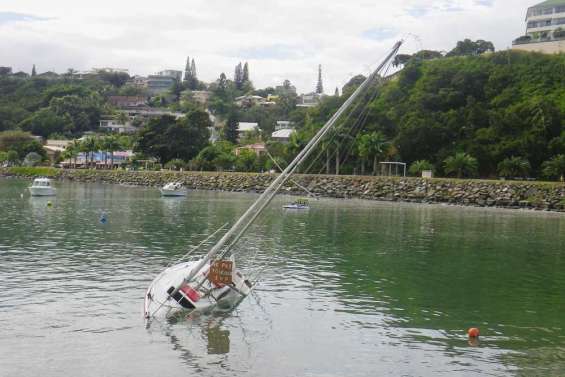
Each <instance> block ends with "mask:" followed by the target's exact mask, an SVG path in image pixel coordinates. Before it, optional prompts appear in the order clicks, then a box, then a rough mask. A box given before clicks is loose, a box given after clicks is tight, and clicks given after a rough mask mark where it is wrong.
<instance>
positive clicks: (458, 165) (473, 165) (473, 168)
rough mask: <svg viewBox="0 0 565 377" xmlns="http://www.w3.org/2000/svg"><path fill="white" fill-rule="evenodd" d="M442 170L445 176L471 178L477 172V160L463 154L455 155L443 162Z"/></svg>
mask: <svg viewBox="0 0 565 377" xmlns="http://www.w3.org/2000/svg"><path fill="white" fill-rule="evenodd" d="M444 170H445V173H446V174H448V175H449V174H455V175H456V177H457V178H463V177H464V176H473V175H475V174H477V172H478V163H477V159H476V158H474V157H472V156H470V155H468V154H467V153H464V152H460V153H456V154H455V155H454V156H449V157H448V158H446V159H445V160H444Z"/></svg>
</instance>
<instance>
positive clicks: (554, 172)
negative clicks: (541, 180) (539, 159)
mask: <svg viewBox="0 0 565 377" xmlns="http://www.w3.org/2000/svg"><path fill="white" fill-rule="evenodd" d="M543 174H544V175H545V176H546V177H548V178H559V179H560V180H561V181H563V178H564V177H565V154H558V155H557V156H554V157H553V158H552V159H551V160H549V161H546V162H544V163H543Z"/></svg>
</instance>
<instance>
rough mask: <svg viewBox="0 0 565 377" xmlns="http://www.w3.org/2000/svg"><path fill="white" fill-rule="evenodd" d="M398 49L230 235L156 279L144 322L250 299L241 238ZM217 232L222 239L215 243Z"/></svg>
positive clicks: (395, 49) (229, 306)
mask: <svg viewBox="0 0 565 377" xmlns="http://www.w3.org/2000/svg"><path fill="white" fill-rule="evenodd" d="M401 45H402V41H399V42H397V43H396V44H395V45H394V47H393V49H392V51H391V52H390V53H389V54H388V55H387V57H386V58H385V60H384V61H383V62H382V63H381V64H380V65H379V66H378V67H377V69H376V70H375V71H374V72H373V73H372V74H371V75H369V76H368V77H367V79H366V80H365V81H364V82H363V83H362V84H361V85H360V86H359V87H358V88H357V89H356V90H355V92H354V93H353V94H351V95H350V96H349V98H348V99H347V100H346V101H345V102H344V103H343V105H342V106H341V107H340V108H339V109H338V110H337V112H336V113H335V114H334V115H333V116H332V117H331V118H330V119H329V120H328V121H327V122H326V124H325V125H324V126H323V127H322V128H321V129H320V130H319V131H318V132H317V133H316V134H315V135H314V136H313V137H312V139H310V141H309V142H308V144H307V145H306V146H305V147H304V148H303V149H302V150H301V151H300V152H299V153H298V155H297V156H296V157H295V158H294V160H292V161H291V162H290V163H289V164H288V165H287V167H286V168H285V169H284V170H283V171H282V172H281V173H280V174H279V175H278V176H277V177H276V178H275V179H274V180H273V181H272V182H271V184H270V185H269V186H268V187H267V188H266V189H265V191H263V193H262V194H261V195H260V196H259V198H257V200H256V201H255V202H253V204H251V206H250V207H249V208H248V209H247V210H246V211H245V213H244V214H243V215H242V216H241V217H240V218H239V219H238V220H237V221H236V222H235V223H234V224H233V225H232V226H231V227H230V228H229V229H227V226H228V224H225V225H224V226H222V227H221V228H219V229H218V230H216V231H215V232H214V233H213V234H211V235H210V236H209V237H208V238H206V239H205V240H204V241H202V242H201V243H200V244H199V245H197V246H195V247H194V248H193V249H192V250H190V251H189V252H188V253H186V254H185V255H184V256H182V257H181V258H180V259H179V260H177V261H176V262H175V263H173V264H172V265H171V266H169V267H167V268H166V269H165V270H163V271H162V272H161V273H160V274H158V275H157V277H156V278H155V279H154V280H153V281H152V282H151V283H150V284H149V287H148V289H147V291H146V293H145V302H144V317H145V318H146V319H147V320H153V319H166V318H175V317H181V316H188V315H192V313H194V312H199V313H211V312H215V311H230V310H233V309H234V308H235V307H236V306H237V305H238V304H239V303H240V302H242V301H243V300H244V299H245V298H246V297H247V296H249V294H250V293H251V292H252V290H253V288H254V287H255V284H256V280H257V279H258V277H259V275H258V274H254V278H253V279H252V278H249V277H246V275H245V274H244V272H243V271H242V270H240V269H238V268H237V267H236V258H235V257H236V254H237V252H238V251H240V250H241V249H243V248H237V247H236V246H237V245H238V242H239V241H240V239H241V237H242V236H243V235H244V234H245V233H246V232H247V230H248V229H249V228H250V226H251V225H252V224H253V223H254V222H255V220H256V219H257V217H258V216H259V215H260V214H261V213H262V212H263V211H264V210H265V208H267V206H268V205H269V203H271V201H272V200H273V198H274V197H275V195H276V194H277V193H278V192H279V191H280V190H281V188H282V187H283V185H284V184H285V183H286V182H287V181H289V180H290V179H291V176H292V174H294V173H295V172H296V170H297V169H298V167H299V166H300V165H301V164H302V163H304V162H305V161H306V159H307V158H308V157H309V156H310V155H311V154H312V152H313V151H314V150H315V148H316V147H317V146H318V145H319V144H320V142H321V141H322V140H323V139H324V137H325V136H329V135H331V131H332V129H334V126H335V125H336V124H337V123H338V120H339V119H340V117H341V116H342V115H344V114H345V113H346V111H347V109H348V108H349V107H350V106H351V105H352V104H353V103H354V102H355V101H356V99H357V98H359V97H360V96H361V95H363V94H364V93H365V92H366V91H367V90H368V88H370V86H371V85H373V84H375V83H378V82H379V81H380V80H381V79H382V78H383V76H384V75H383V73H386V69H388V67H390V64H391V63H392V60H393V59H394V56H395V55H396V54H397V53H398V50H399V49H400V46H401ZM226 229H227V230H226ZM222 231H224V233H223V235H222V236H221V237H219V234H220V233H221V232H222ZM217 237H219V239H218V240H217V241H216V242H215V243H214V244H213V246H211V248H210V249H209V250H208V252H207V253H206V254H205V255H204V256H200V257H196V253H197V252H198V251H199V250H200V249H202V248H203V246H204V245H206V244H208V242H210V241H211V240H213V239H215V238H217Z"/></svg>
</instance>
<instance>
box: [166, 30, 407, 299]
mask: <svg viewBox="0 0 565 377" xmlns="http://www.w3.org/2000/svg"><path fill="white" fill-rule="evenodd" d="M402 43H403V41H398V42H397V43H396V44H395V45H394V47H393V48H392V50H391V52H390V53H389V54H388V55H387V57H386V58H385V59H384V60H383V62H382V63H381V64H380V65H379V66H378V67H377V69H375V71H374V72H373V73H372V74H371V75H369V77H367V79H366V80H365V81H364V82H363V83H362V84H361V85H360V86H359V87H358V88H357V90H355V92H354V93H353V94H352V95H351V96H350V97H349V98H348V99H347V101H345V102H344V104H343V105H342V106H341V107H340V108H339V109H338V111H337V112H336V113H335V114H334V115H333V116H332V117H331V118H330V120H328V121H327V123H326V124H325V125H324V126H323V127H322V128H321V129H320V130H319V131H318V133H317V134H316V135H314V137H313V138H312V139H311V140H310V142H309V143H308V144H307V145H306V147H304V149H302V151H301V152H300V153H299V154H298V155H297V156H296V158H295V159H294V160H292V162H291V163H290V164H289V165H288V166H287V167H286V169H284V171H282V172H281V174H279V176H278V177H277V178H276V179H275V180H274V181H273V182H272V183H271V184H270V185H269V187H267V188H266V189H265V191H264V192H263V193H262V194H261V196H260V197H259V198H258V199H257V200H256V201H255V202H254V203H253V204H252V205H251V206H250V207H249V209H247V211H246V212H245V213H244V214H243V215H242V216H241V217H240V218H239V220H237V222H236V223H235V224H234V225H233V226H232V227H231V228H230V229H229V230H228V231H227V232H226V233H225V234H224V236H223V237H222V238H221V239H220V240H219V241H218V242H217V243H216V244H215V245H214V246H213V247H212V249H210V251H209V252H208V254H207V255H206V256H205V257H204V258H203V259H202V260H201V261H200V262H199V263H198V265H196V266H195V268H193V269H192V270H191V271H190V274H189V275H188V276H187V277H186V278H185V280H184V281H185V282H190V281H191V280H192V279H193V278H194V276H196V274H197V273H198V272H199V271H200V270H201V269H202V267H204V266H205V265H206V263H208V262H209V261H210V260H212V259H213V258H214V257H215V256H216V255H218V254H219V253H220V252H223V254H226V253H228V252H229V251H230V250H231V249H232V248H233V246H234V245H235V244H236V243H237V241H238V240H239V239H240V238H241V237H242V236H243V234H244V233H245V231H246V230H247V229H248V228H249V227H250V226H251V224H253V222H254V221H255V219H256V218H257V216H259V214H261V212H262V211H263V210H264V209H265V207H266V206H267V205H268V204H269V203H270V202H271V200H272V199H273V198H274V196H275V195H276V194H277V192H278V190H279V189H280V188H281V187H282V186H283V185H284V184H285V182H286V181H287V180H288V179H289V178H290V176H291V175H292V174H293V173H294V172H295V171H296V169H297V168H298V166H299V165H300V164H301V163H302V162H304V160H305V159H306V158H308V156H309V155H310V153H312V151H313V150H314V148H316V146H317V145H318V144H319V143H320V141H321V140H322V138H323V137H324V136H325V135H326V134H327V133H328V131H329V130H330V129H331V128H332V127H333V126H334V125H335V123H336V122H337V120H338V119H339V118H340V117H341V116H342V115H343V113H344V112H345V111H346V110H347V109H348V108H349V107H350V106H351V104H352V103H353V102H354V101H355V100H356V99H357V97H359V95H360V94H361V93H362V92H363V91H364V90H365V89H366V88H367V87H368V86H369V85H370V84H371V83H372V82H373V81H374V80H375V79H376V78H377V77H378V76H379V73H380V72H381V70H382V69H383V68H384V67H385V66H386V65H387V64H388V63H389V62H390V60H391V59H392V58H393V57H394V56H395V55H396V54H397V52H398V50H399V49H400V46H401V45H402ZM228 242H229V243H228ZM179 288H180V287H179ZM175 291H178V288H177V289H176V290H175ZM174 293H175V292H173V294H174Z"/></svg>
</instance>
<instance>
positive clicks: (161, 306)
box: [144, 261, 251, 319]
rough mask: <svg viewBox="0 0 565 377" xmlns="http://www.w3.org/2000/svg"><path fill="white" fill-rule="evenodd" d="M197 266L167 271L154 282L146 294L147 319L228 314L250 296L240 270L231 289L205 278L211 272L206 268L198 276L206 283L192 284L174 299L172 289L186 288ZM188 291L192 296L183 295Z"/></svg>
mask: <svg viewBox="0 0 565 377" xmlns="http://www.w3.org/2000/svg"><path fill="white" fill-rule="evenodd" d="M197 264H198V261H192V262H184V263H179V264H177V265H174V266H171V267H169V268H167V269H166V270H165V271H163V272H161V274H159V276H157V277H156V278H155V280H153V282H152V283H151V284H150V285H149V288H148V289H147V292H146V293H145V304H144V316H145V318H147V319H152V318H172V317H177V316H179V315H188V314H190V313H192V312H199V313H210V312H214V311H229V310H232V309H233V308H235V307H236V306H237V305H238V304H239V303H240V302H241V301H242V300H243V299H244V298H245V297H247V295H249V293H250V292H251V284H250V283H249V281H247V280H246V279H245V278H244V277H243V275H241V273H239V272H238V271H237V270H236V271H234V273H233V284H232V285H229V286H228V285H225V286H223V287H218V286H215V285H214V284H212V283H211V282H210V281H209V280H208V279H207V278H206V275H207V274H208V270H209V269H210V265H209V264H206V265H205V266H204V267H203V268H202V269H201V270H200V271H199V272H198V274H197V275H196V277H197V280H200V281H202V282H203V283H202V284H201V285H200V284H199V283H196V282H195V283H191V284H190V285H188V287H189V288H188V289H187V288H185V290H184V291H183V293H182V294H181V293H180V292H179V293H177V294H176V295H174V297H173V296H171V295H170V293H173V289H174V288H175V287H179V286H181V285H182V284H183V280H184V278H186V276H188V274H190V272H191V270H192V268H193V267H195V266H196V265H197ZM185 291H189V292H190V293H189V294H188V295H187V294H184V292H185ZM191 293H192V295H191ZM179 298H180V300H177V299H179Z"/></svg>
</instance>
